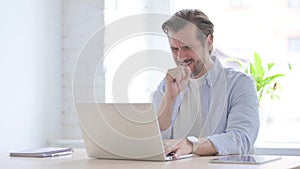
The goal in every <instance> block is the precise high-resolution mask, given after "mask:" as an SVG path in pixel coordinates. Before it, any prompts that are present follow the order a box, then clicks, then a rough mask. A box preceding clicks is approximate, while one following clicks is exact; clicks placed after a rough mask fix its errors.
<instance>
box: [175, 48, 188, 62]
mask: <svg viewBox="0 0 300 169" xmlns="http://www.w3.org/2000/svg"><path fill="white" fill-rule="evenodd" d="M185 59H186V52H185V51H184V50H183V49H181V48H179V49H178V51H177V60H178V61H179V62H183V61H184V60H185Z"/></svg>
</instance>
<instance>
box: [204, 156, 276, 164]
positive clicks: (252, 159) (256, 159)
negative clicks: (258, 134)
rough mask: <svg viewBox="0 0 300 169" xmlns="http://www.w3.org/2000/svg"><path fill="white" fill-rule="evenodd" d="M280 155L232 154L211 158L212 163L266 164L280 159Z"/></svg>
mask: <svg viewBox="0 0 300 169" xmlns="http://www.w3.org/2000/svg"><path fill="white" fill-rule="evenodd" d="M279 159H281V157H279V156H267V155H264V156H263V155H230V156H225V157H219V158H214V159H211V160H209V162H211V163H230V164H264V163H267V162H271V161H275V160H279Z"/></svg>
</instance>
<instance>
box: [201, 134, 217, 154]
mask: <svg viewBox="0 0 300 169" xmlns="http://www.w3.org/2000/svg"><path fill="white" fill-rule="evenodd" d="M217 153H218V152H217V150H216V148H215V146H214V145H213V144H212V142H211V141H210V140H209V139H207V138H200V139H199V144H198V148H197V151H196V154H198V155H215V154H217Z"/></svg>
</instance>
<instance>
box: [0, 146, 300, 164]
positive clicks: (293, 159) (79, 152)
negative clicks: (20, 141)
mask: <svg viewBox="0 0 300 169" xmlns="http://www.w3.org/2000/svg"><path fill="white" fill-rule="evenodd" d="M211 158H215V157H193V158H188V159H182V160H177V161H169V162H151V161H129V160H102V159H90V158H88V157H87V155H86V152H85V149H76V150H75V152H74V154H73V155H71V156H61V157H51V158H23V157H22V158H21V157H9V156H8V154H7V153H1V154H0V168H1V169H102V168H104V169H116V168H121V169H132V168H139V169H148V168H149V169H150V168H151V169H152V168H153V169H168V168H170V169H185V168H188V169H202V168H203V169H227V168H228V169H238V168H243V169H244V168H247V169H255V168H260V169H285V168H293V167H296V166H300V156H282V159H281V160H279V161H274V162H271V163H266V164H262V165H245V164H242V165H241V164H213V163H208V160H209V159H211ZM299 168H300V167H299Z"/></svg>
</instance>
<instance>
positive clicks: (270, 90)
mask: <svg viewBox="0 0 300 169" xmlns="http://www.w3.org/2000/svg"><path fill="white" fill-rule="evenodd" d="M228 61H233V62H236V63H238V64H239V65H240V66H241V67H242V68H243V69H244V73H246V74H248V75H250V76H252V78H253V79H254V80H255V82H256V91H257V96H258V100H259V102H261V99H262V97H263V96H264V95H265V94H266V95H270V97H271V99H274V98H277V99H279V98H280V97H279V96H278V95H277V94H276V92H275V91H276V90H277V89H278V88H279V87H280V85H279V83H278V82H277V81H276V80H277V79H278V78H279V77H282V76H285V75H284V74H282V73H278V74H270V70H271V69H272V68H273V66H274V65H275V63H268V64H267V66H264V65H263V63H262V60H261V57H260V56H259V55H258V53H257V52H254V60H253V61H251V62H249V63H246V62H243V61H241V60H239V59H236V58H229V59H228ZM288 66H289V69H290V70H291V69H292V68H291V65H290V64H288Z"/></svg>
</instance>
